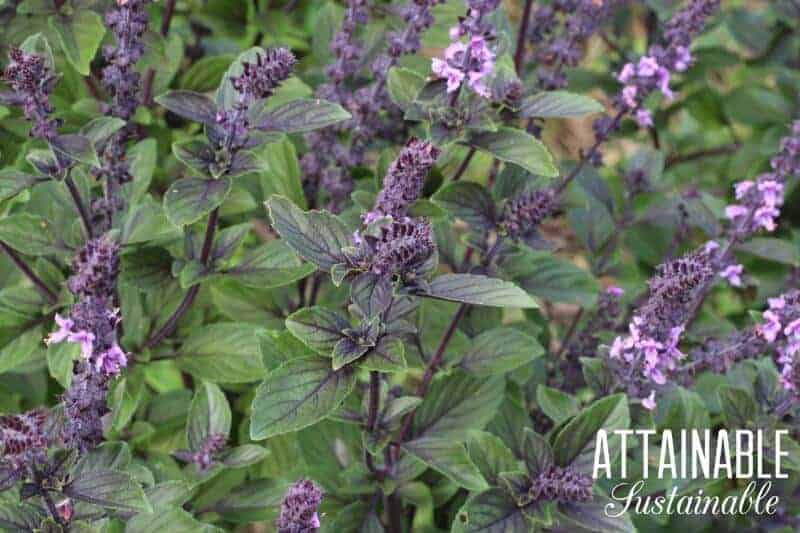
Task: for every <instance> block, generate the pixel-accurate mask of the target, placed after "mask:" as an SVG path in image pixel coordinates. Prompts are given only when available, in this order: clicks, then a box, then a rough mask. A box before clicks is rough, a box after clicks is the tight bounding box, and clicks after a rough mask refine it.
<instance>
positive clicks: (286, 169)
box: [257, 137, 306, 208]
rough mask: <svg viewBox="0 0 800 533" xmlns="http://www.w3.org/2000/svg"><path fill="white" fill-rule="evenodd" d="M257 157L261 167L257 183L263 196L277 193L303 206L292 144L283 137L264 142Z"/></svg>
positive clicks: (298, 170) (304, 197)
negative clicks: (275, 140) (278, 139)
mask: <svg viewBox="0 0 800 533" xmlns="http://www.w3.org/2000/svg"><path fill="white" fill-rule="evenodd" d="M257 157H258V159H259V163H260V165H261V168H262V169H263V171H262V172H261V173H259V184H260V185H261V192H262V194H263V195H264V198H269V197H271V196H272V195H275V194H277V195H280V196H285V197H286V198H289V199H290V200H291V201H292V202H294V203H295V205H297V206H300V207H302V208H305V207H306V195H305V193H304V192H303V184H302V179H301V176H300V164H299V162H298V160H297V151H296V150H295V147H294V144H293V143H292V142H291V141H290V140H289V139H288V138H286V137H284V138H282V139H281V140H280V141H277V142H272V143H268V144H265V145H264V146H263V147H261V148H260V149H259V150H258V152H257Z"/></svg>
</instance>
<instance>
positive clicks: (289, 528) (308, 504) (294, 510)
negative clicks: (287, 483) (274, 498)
mask: <svg viewBox="0 0 800 533" xmlns="http://www.w3.org/2000/svg"><path fill="white" fill-rule="evenodd" d="M322 497H323V492H322V490H321V489H320V488H319V487H317V486H316V485H315V484H314V482H313V481H311V480H310V479H303V480H300V481H298V482H296V483H295V484H294V485H292V486H291V487H289V490H288V491H287V492H286V496H284V498H283V502H282V503H281V514H280V516H279V517H278V523H277V526H278V533H313V532H314V531H318V530H319V528H320V525H321V524H320V519H319V513H318V511H319V506H320V504H321V503H322Z"/></svg>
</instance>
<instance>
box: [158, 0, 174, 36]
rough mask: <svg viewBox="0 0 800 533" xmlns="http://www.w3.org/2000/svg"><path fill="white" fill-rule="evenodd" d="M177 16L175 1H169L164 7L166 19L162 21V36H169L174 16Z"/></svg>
mask: <svg viewBox="0 0 800 533" xmlns="http://www.w3.org/2000/svg"><path fill="white" fill-rule="evenodd" d="M174 14H175V0H167V2H166V4H165V5H164V18H163V19H162V20H161V36H162V37H166V36H167V35H169V27H170V25H171V24H172V15H174Z"/></svg>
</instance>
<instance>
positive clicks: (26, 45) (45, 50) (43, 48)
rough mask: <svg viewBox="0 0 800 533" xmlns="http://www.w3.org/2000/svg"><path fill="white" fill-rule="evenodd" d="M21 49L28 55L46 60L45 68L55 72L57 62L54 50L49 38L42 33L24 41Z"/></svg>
mask: <svg viewBox="0 0 800 533" xmlns="http://www.w3.org/2000/svg"><path fill="white" fill-rule="evenodd" d="M20 49H21V50H22V51H23V52H25V53H26V54H36V55H40V56H42V57H43V58H44V64H45V66H46V67H47V68H48V69H50V70H51V71H53V70H55V60H54V59H53V50H52V48H50V43H49V42H47V38H46V37H45V36H44V35H42V34H41V33H35V34H33V35H31V36H30V37H28V38H26V39H25V40H24V41H22V44H21V45H20Z"/></svg>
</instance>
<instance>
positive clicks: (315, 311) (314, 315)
mask: <svg viewBox="0 0 800 533" xmlns="http://www.w3.org/2000/svg"><path fill="white" fill-rule="evenodd" d="M350 327H351V326H350V321H349V320H347V317H345V316H344V315H342V314H340V313H339V312H337V311H334V310H332V309H328V308H326V307H321V306H314V307H305V308H303V309H299V310H297V311H295V312H294V313H292V314H291V315H289V316H288V317H286V329H288V330H289V331H291V332H292V335H294V336H295V337H297V338H298V339H299V340H301V341H302V342H303V344H305V345H306V346H308V347H309V348H311V349H312V350H314V351H316V352H318V353H320V354H322V355H325V356H328V357H330V356H331V354H332V353H333V349H334V347H335V346H336V343H338V342H339V341H340V340H342V338H343V337H344V334H343V333H342V331H343V330H345V329H347V328H350Z"/></svg>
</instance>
